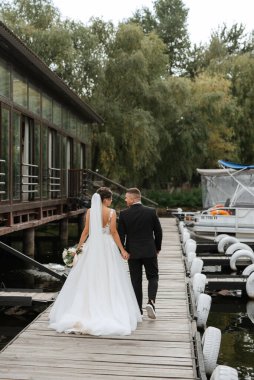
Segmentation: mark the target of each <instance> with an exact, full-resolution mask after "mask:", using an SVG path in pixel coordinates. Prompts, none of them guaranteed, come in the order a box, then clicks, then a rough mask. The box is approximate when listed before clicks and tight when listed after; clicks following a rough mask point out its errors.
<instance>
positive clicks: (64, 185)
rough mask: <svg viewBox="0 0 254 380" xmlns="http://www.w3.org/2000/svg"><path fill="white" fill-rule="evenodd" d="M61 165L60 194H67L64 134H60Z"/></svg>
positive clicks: (65, 141)
mask: <svg viewBox="0 0 254 380" xmlns="http://www.w3.org/2000/svg"><path fill="white" fill-rule="evenodd" d="M61 154H62V157H61V162H62V164H61V166H62V186H61V187H62V196H63V197H64V196H66V195H67V188H68V183H67V179H68V172H67V138H66V137H65V136H62V149H61Z"/></svg>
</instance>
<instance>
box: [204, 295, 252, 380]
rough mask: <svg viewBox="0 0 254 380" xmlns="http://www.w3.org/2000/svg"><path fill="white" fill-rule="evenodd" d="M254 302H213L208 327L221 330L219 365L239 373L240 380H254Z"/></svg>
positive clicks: (218, 299)
mask: <svg viewBox="0 0 254 380" xmlns="http://www.w3.org/2000/svg"><path fill="white" fill-rule="evenodd" d="M253 317H254V301H250V300H248V299H244V300H243V299H241V298H238V297H237V299H236V297H216V298H213V301H212V307H211V311H210V313H209V318H208V321H207V326H213V327H217V328H219V329H220V330H221V333H222V340H221V346H220V354H219V358H218V364H223V365H228V366H230V367H233V368H235V369H237V371H238V378H239V380H251V379H254V355H253V354H254V324H253V319H254V318H253Z"/></svg>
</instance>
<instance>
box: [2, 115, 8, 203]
mask: <svg viewBox="0 0 254 380" xmlns="http://www.w3.org/2000/svg"><path fill="white" fill-rule="evenodd" d="M0 125H1V145H0V150H1V152H0V194H1V199H2V200H7V199H9V170H8V169H9V157H10V152H9V140H10V138H9V133H10V111H9V110H8V109H6V108H2V114H1V123H0Z"/></svg>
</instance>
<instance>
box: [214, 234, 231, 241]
mask: <svg viewBox="0 0 254 380" xmlns="http://www.w3.org/2000/svg"><path fill="white" fill-rule="evenodd" d="M228 236H229V235H227V234H220V235H217V236H215V238H214V241H215V243H219V241H221V239H223V238H224V237H228Z"/></svg>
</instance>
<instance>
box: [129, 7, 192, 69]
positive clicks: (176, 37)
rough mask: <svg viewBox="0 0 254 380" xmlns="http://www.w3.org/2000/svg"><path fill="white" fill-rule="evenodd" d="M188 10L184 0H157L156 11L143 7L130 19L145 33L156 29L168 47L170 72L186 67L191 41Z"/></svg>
mask: <svg viewBox="0 0 254 380" xmlns="http://www.w3.org/2000/svg"><path fill="white" fill-rule="evenodd" d="M187 15H188V10H187V9H186V8H185V7H184V4H183V1H182V0H157V1H155V2H154V13H152V12H151V11H150V10H149V9H148V8H142V9H141V10H138V11H136V12H135V13H134V16H133V17H132V18H131V19H130V20H129V21H131V22H135V23H138V24H139V25H140V26H141V27H142V28H143V31H144V33H150V32H151V31H154V32H156V33H157V34H158V36H159V37H160V38H161V39H162V41H163V42H164V44H165V45H166V48H167V54H168V72H169V73H170V74H176V73H177V74H179V73H182V71H183V70H184V69H185V66H186V59H187V51H188V49H189V47H190V41H189V37H188V32H187Z"/></svg>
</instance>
